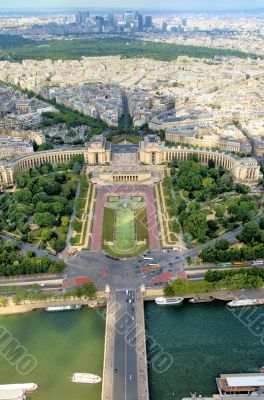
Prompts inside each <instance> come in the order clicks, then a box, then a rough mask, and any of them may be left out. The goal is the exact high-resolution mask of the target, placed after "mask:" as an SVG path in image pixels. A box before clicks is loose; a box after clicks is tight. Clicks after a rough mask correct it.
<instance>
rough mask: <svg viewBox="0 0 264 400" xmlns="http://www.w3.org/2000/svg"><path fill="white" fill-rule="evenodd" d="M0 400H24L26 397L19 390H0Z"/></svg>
mask: <svg viewBox="0 0 264 400" xmlns="http://www.w3.org/2000/svg"><path fill="white" fill-rule="evenodd" d="M0 399H1V400H26V395H25V392H24V390H20V389H18V390H17V389H9V390H0Z"/></svg>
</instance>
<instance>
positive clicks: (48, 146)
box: [36, 143, 53, 151]
mask: <svg viewBox="0 0 264 400" xmlns="http://www.w3.org/2000/svg"><path fill="white" fill-rule="evenodd" d="M52 149H53V145H52V144H50V143H42V144H40V145H39V146H38V147H37V149H36V151H46V150H52Z"/></svg>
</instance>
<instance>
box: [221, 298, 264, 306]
mask: <svg viewBox="0 0 264 400" xmlns="http://www.w3.org/2000/svg"><path fill="white" fill-rule="evenodd" d="M263 304H264V300H263V299H242V300H233V301H230V302H229V303H227V305H228V307H247V306H261V305H263Z"/></svg>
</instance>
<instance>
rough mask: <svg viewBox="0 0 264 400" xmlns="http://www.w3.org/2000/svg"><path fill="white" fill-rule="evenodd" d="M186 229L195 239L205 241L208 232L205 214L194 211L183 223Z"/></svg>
mask: <svg viewBox="0 0 264 400" xmlns="http://www.w3.org/2000/svg"><path fill="white" fill-rule="evenodd" d="M183 225H184V229H185V231H187V232H190V233H191V234H192V235H193V236H194V237H195V238H198V239H203V238H204V237H205V235H206V231H207V223H206V217H205V215H204V214H203V213H201V212H198V211H194V212H192V213H191V214H190V215H189V216H188V217H187V219H186V220H185V221H184V222H183Z"/></svg>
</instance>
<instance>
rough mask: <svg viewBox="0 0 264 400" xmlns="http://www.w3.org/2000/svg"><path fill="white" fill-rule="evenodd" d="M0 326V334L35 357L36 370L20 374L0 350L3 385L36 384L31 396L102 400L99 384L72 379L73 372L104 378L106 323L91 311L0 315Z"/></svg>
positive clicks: (51, 399) (53, 399)
mask: <svg viewBox="0 0 264 400" xmlns="http://www.w3.org/2000/svg"><path fill="white" fill-rule="evenodd" d="M0 327H1V333H2V332H3V329H7V330H8V331H9V332H10V333H11V334H12V335H13V336H14V337H15V338H16V339H17V340H18V341H19V342H20V343H21V344H22V345H23V346H25V348H26V349H27V351H28V352H29V353H30V354H32V355H33V356H34V357H35V358H36V360H37V366H36V368H35V369H34V370H33V371H32V372H31V373H30V374H29V375H27V376H24V377H23V376H21V375H20V374H19V372H18V371H17V369H16V366H12V365H10V363H9V362H8V361H6V360H5V358H4V357H3V355H2V354H1V348H0V383H1V384H6V383H23V382H24V383H29V382H35V383H37V384H38V385H39V389H38V390H37V391H36V392H34V393H32V394H30V396H28V398H30V399H32V400H47V399H49V400H58V399H63V400H73V399H74V400H82V399H89V400H100V396H101V384H98V385H78V384H73V383H71V381H70V378H71V375H72V374H73V373H74V372H91V373H95V374H98V375H100V376H102V371H103V351H104V329H105V321H104V319H103V318H101V317H100V316H99V315H97V313H96V311H95V310H90V309H87V308H86V309H83V310H82V311H76V312H69V313H67V312H66V313H54V314H53V313H46V312H43V311H36V312H32V313H29V314H23V315H17V316H10V317H1V318H0ZM0 347H1V339H0ZM18 369H19V365H18Z"/></svg>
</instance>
